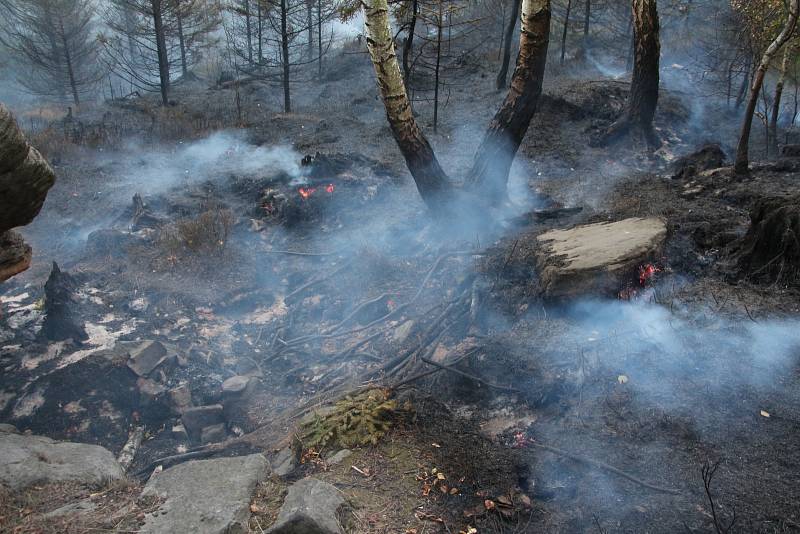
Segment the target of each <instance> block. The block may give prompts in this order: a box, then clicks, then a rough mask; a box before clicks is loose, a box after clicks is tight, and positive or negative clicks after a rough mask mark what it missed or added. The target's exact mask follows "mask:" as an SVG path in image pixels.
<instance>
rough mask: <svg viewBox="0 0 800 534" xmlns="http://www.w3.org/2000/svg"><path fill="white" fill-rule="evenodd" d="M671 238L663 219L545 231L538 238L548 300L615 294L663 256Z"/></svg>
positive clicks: (627, 221) (537, 255)
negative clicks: (652, 262) (665, 243)
mask: <svg viewBox="0 0 800 534" xmlns="http://www.w3.org/2000/svg"><path fill="white" fill-rule="evenodd" d="M666 237H667V227H666V225H665V223H664V221H663V220H661V219H658V218H631V219H624V220H622V221H618V222H610V223H596V224H587V225H582V226H576V227H575V228H571V229H568V230H550V231H549V232H545V233H543V234H542V235H540V236H538V238H537V240H538V241H539V243H540V245H541V246H540V247H539V250H538V251H537V254H536V264H537V267H538V269H539V273H540V279H541V284H542V289H543V291H544V296H546V297H549V298H568V297H579V296H584V295H612V294H615V293H617V292H619V291H620V289H622V286H623V285H624V281H625V278H626V277H628V276H630V275H631V274H632V273H634V272H635V271H636V269H637V268H638V267H639V266H640V265H642V264H643V263H645V262H647V261H650V260H653V259H655V258H656V257H657V255H658V254H659V252H660V251H661V250H662V248H663V246H664V242H665V241H666Z"/></svg>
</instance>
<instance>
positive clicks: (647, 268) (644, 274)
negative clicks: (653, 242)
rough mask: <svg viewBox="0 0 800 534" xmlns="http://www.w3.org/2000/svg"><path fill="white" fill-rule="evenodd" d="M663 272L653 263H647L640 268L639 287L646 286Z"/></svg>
mask: <svg viewBox="0 0 800 534" xmlns="http://www.w3.org/2000/svg"><path fill="white" fill-rule="evenodd" d="M659 272H661V269H659V268H658V267H656V266H655V265H653V264H652V263H646V264H644V265H642V266H641V267H639V285H641V286H644V285H646V284H647V282H648V281H650V279H652V278H653V276H655V274H656V273H659Z"/></svg>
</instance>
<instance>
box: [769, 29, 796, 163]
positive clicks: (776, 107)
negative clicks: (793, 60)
mask: <svg viewBox="0 0 800 534" xmlns="http://www.w3.org/2000/svg"><path fill="white" fill-rule="evenodd" d="M791 52H792V47H791V46H789V45H788V44H787V45H786V48H785V49H784V51H783V61H782V62H781V70H780V73H779V74H778V82H777V83H776V84H775V98H773V99H772V113H771V114H770V118H769V152H770V154H772V156H773V157H777V155H778V116H779V115H780V114H781V98H782V97H783V86H784V84H785V83H786V72H787V71H788V70H789V56H790V55H791Z"/></svg>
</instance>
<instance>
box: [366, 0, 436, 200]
mask: <svg viewBox="0 0 800 534" xmlns="http://www.w3.org/2000/svg"><path fill="white" fill-rule="evenodd" d="M362 3H363V5H364V13H365V15H366V17H365V19H366V29H367V48H368V49H369V54H370V57H371V59H372V63H373V65H374V67H375V74H376V76H377V80H378V89H379V90H380V93H381V97H382V99H383V104H384V106H385V108H386V118H387V119H388V121H389V126H390V128H391V130H392V135H393V136H394V139H395V141H396V142H397V145H398V146H399V148H400V152H402V154H403V157H404V158H405V160H406V165H407V166H408V170H409V171H410V172H411V176H413V177H414V182H415V183H416V184H417V190H419V193H420V195H421V196H422V199H423V200H424V201H425V203H426V204H427V205H428V207H429V208H430V209H431V210H437V209H438V208H440V207H441V204H442V202H443V198H442V196H443V194H444V193H446V192H447V191H449V190H450V188H451V187H450V184H449V182H448V179H447V175H446V174H445V173H444V171H443V170H442V168H441V166H440V165H439V161H438V160H437V159H436V155H435V154H434V153H433V149H432V148H431V145H430V143H429V142H428V140H427V139H426V138H425V135H424V134H423V133H422V131H421V130H420V129H419V126H418V125H417V121H416V120H415V119H414V114H413V113H412V111H411V103H410V102H409V100H408V95H407V94H406V88H405V84H404V83H403V77H402V75H401V73H400V66H399V65H398V63H397V54H396V52H395V47H394V40H393V39H392V31H391V26H390V25H389V6H388V3H387V0H362Z"/></svg>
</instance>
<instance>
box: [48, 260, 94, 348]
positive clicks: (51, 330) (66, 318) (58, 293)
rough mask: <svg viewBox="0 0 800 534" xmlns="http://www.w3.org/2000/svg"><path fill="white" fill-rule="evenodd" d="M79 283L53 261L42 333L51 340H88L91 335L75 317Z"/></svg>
mask: <svg viewBox="0 0 800 534" xmlns="http://www.w3.org/2000/svg"><path fill="white" fill-rule="evenodd" d="M77 287H78V284H77V282H76V281H75V279H74V278H73V277H72V276H70V275H69V274H68V273H65V272H62V271H61V269H59V268H58V264H56V263H55V262H53V270H52V271H51V272H50V277H49V278H48V279H47V282H46V283H45V284H44V312H45V318H44V324H43V325H42V335H43V336H44V337H45V338H46V339H48V340H50V341H63V340H65V339H72V340H73V341H76V342H81V341H86V340H87V339H89V336H88V335H86V330H84V328H83V326H82V325H81V324H80V322H79V321H77V320H76V318H75V310H74V309H73V308H74V304H75V302H76V298H75V290H76V289H77Z"/></svg>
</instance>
